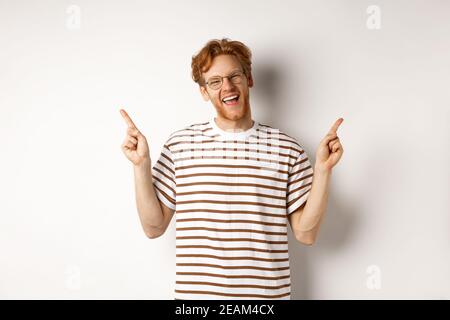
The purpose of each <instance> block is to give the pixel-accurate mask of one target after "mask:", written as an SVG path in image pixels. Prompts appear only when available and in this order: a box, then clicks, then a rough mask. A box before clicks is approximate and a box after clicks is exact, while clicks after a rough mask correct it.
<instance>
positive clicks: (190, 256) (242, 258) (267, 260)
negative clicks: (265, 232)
mask: <svg viewBox="0 0 450 320" xmlns="http://www.w3.org/2000/svg"><path fill="white" fill-rule="evenodd" d="M176 256H177V257H180V258H211V259H219V260H255V261H266V262H286V261H289V258H280V259H268V258H257V257H223V256H215V255H212V254H177V255H176Z"/></svg>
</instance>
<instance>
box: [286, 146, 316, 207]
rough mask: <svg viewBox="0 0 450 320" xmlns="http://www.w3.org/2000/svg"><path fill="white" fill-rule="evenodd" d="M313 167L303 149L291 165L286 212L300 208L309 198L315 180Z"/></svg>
mask: <svg viewBox="0 0 450 320" xmlns="http://www.w3.org/2000/svg"><path fill="white" fill-rule="evenodd" d="M313 175H314V172H313V168H312V166H311V163H310V161H309V158H308V155H307V154H306V152H305V150H303V149H302V150H301V151H300V154H299V155H298V157H297V159H296V160H295V162H294V164H293V165H292V166H290V167H289V173H288V182H287V193H286V214H287V215H289V214H291V213H293V212H294V211H295V210H297V209H298V208H300V207H301V206H302V205H303V204H304V203H305V202H306V200H307V199H308V196H309V192H310V190H311V186H312V181H313Z"/></svg>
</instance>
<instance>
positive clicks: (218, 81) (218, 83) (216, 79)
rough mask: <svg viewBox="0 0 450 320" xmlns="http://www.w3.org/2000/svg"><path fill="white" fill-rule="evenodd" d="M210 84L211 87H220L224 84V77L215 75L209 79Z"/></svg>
mask: <svg viewBox="0 0 450 320" xmlns="http://www.w3.org/2000/svg"><path fill="white" fill-rule="evenodd" d="M208 85H209V87H210V88H211V89H218V88H220V86H221V85H222V78H219V77H214V78H212V79H209V81H208Z"/></svg>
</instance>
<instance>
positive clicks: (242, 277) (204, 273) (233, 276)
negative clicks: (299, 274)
mask: <svg viewBox="0 0 450 320" xmlns="http://www.w3.org/2000/svg"><path fill="white" fill-rule="evenodd" d="M177 275H180V276H206V277H217V278H227V279H244V278H249V279H261V280H281V279H289V277H290V275H289V274H288V275H285V276H278V277H277V276H275V277H264V276H254V275H249V274H239V275H226V274H216V273H208V272H177Z"/></svg>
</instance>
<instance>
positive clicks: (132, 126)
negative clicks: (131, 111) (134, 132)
mask: <svg viewBox="0 0 450 320" xmlns="http://www.w3.org/2000/svg"><path fill="white" fill-rule="evenodd" d="M120 114H121V115H122V117H123V118H124V119H125V121H126V123H127V125H128V127H130V128H136V125H135V124H134V122H133V120H131V118H130V116H129V115H128V113H127V112H126V111H125V110H123V109H120Z"/></svg>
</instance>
